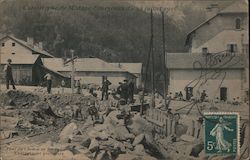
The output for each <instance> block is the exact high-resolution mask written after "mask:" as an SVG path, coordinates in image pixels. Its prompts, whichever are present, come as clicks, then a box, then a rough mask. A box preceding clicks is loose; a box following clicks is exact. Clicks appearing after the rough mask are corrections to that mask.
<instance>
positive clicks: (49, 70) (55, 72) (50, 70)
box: [40, 65, 70, 78]
mask: <svg viewBox="0 0 250 160" xmlns="http://www.w3.org/2000/svg"><path fill="white" fill-rule="evenodd" d="M40 66H41V67H42V68H44V69H46V70H47V71H48V72H52V73H54V74H57V75H59V76H61V77H63V78H70V77H67V76H65V75H63V74H61V73H60V72H57V71H54V70H52V69H49V68H47V67H45V66H43V65H40Z"/></svg>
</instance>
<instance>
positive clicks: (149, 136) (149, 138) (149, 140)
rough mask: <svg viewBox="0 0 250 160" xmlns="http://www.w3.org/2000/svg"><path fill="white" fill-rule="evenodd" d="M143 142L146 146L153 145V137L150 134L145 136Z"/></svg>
mask: <svg viewBox="0 0 250 160" xmlns="http://www.w3.org/2000/svg"><path fill="white" fill-rule="evenodd" d="M145 140H146V142H147V143H148V144H153V143H154V137H153V135H152V134H145Z"/></svg>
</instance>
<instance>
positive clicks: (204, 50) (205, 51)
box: [202, 47, 208, 56]
mask: <svg viewBox="0 0 250 160" xmlns="http://www.w3.org/2000/svg"><path fill="white" fill-rule="evenodd" d="M207 53H208V49H207V47H203V48H202V55H204V56H205V55H207Z"/></svg>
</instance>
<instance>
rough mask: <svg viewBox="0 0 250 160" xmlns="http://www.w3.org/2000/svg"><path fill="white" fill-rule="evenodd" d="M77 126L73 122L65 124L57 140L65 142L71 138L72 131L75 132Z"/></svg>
mask: <svg viewBox="0 0 250 160" xmlns="http://www.w3.org/2000/svg"><path fill="white" fill-rule="evenodd" d="M76 130H77V126H76V124H75V123H74V122H72V123H70V124H68V125H67V126H65V127H64V128H63V130H62V132H61V133H60V135H59V142H64V143H67V142H69V141H71V140H72V138H73V133H74V132H76Z"/></svg>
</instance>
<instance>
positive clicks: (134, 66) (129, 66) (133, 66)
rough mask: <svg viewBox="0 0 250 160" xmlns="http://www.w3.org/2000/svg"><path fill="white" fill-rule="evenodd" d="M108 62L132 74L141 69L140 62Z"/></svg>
mask: <svg viewBox="0 0 250 160" xmlns="http://www.w3.org/2000/svg"><path fill="white" fill-rule="evenodd" d="M110 64H112V65H114V66H116V67H119V68H122V69H124V70H126V71H128V72H130V73H134V74H141V71H142V63H110Z"/></svg>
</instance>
